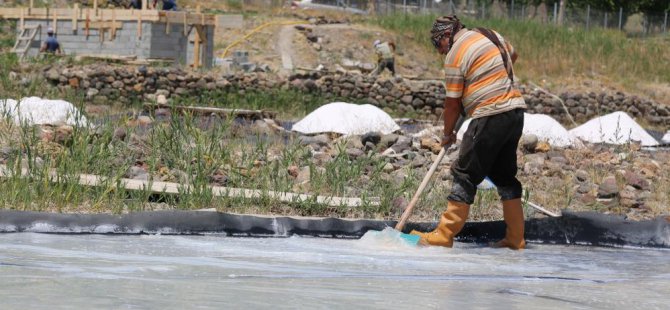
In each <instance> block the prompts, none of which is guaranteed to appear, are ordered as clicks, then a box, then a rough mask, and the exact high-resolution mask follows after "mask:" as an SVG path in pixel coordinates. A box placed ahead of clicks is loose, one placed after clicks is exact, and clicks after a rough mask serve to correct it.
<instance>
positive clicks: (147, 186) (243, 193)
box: [0, 165, 379, 207]
mask: <svg viewBox="0 0 670 310" xmlns="http://www.w3.org/2000/svg"><path fill="white" fill-rule="evenodd" d="M21 176H22V177H27V176H29V173H28V169H25V168H23V169H21ZM0 177H2V178H10V177H13V174H12V172H11V171H10V170H9V169H8V168H7V166H5V165H0ZM68 179H69V178H68ZM48 181H49V182H52V183H60V182H66V181H65V180H62V179H61V178H60V177H59V176H58V174H57V173H56V171H55V170H51V171H50V172H49V180H48ZM115 181H116V180H114V179H110V178H108V177H104V176H99V175H93V174H80V175H79V179H78V180H77V183H78V184H79V185H82V186H115V184H116V182H115ZM118 182H119V184H120V186H121V187H123V188H124V189H126V190H140V191H145V190H148V191H151V192H152V193H155V194H172V195H180V194H183V193H186V194H189V193H191V192H192V191H193V190H194V189H193V187H192V186H190V185H188V184H181V183H174V182H158V181H156V182H153V181H144V180H133V179H127V178H119V179H118ZM207 188H208V189H209V190H211V191H212V195H214V196H217V197H230V198H246V199H259V198H264V197H269V198H271V199H274V200H278V201H281V202H287V203H300V202H312V201H316V202H317V203H319V204H324V205H328V206H333V207H336V206H347V207H359V206H362V205H364V203H365V201H363V200H362V199H360V198H350V197H334V196H317V195H307V194H299V193H289V192H277V191H262V190H254V189H246V188H235V187H223V186H207ZM367 203H368V204H369V205H372V206H377V205H379V198H370V199H369V200H368V202H367Z"/></svg>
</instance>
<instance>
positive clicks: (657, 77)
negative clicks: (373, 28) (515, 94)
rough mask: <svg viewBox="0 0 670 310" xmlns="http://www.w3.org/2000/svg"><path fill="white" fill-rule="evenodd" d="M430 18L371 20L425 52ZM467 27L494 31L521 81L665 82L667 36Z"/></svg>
mask: <svg viewBox="0 0 670 310" xmlns="http://www.w3.org/2000/svg"><path fill="white" fill-rule="evenodd" d="M435 17H436V16H434V15H407V16H405V15H398V16H384V17H379V18H377V19H375V20H373V21H372V22H373V23H375V24H378V25H380V26H381V27H384V28H386V29H389V30H392V31H395V32H397V33H404V34H406V35H407V36H408V37H412V38H413V40H415V41H416V42H417V43H419V44H421V45H423V46H426V48H431V49H432V45H431V43H430V40H429V36H428V34H429V31H430V28H431V26H432V23H433V21H434V20H435ZM463 22H464V23H465V24H466V25H467V26H469V27H487V28H492V29H495V30H496V31H498V32H500V33H501V34H502V35H503V36H505V37H506V38H508V39H509V40H510V42H512V44H513V45H514V47H515V49H516V50H517V52H518V53H519V61H518V62H517V64H516V67H515V69H516V71H517V74H518V75H519V76H520V77H521V78H523V79H529V80H537V79H543V78H550V79H556V80H566V79H574V78H575V77H586V78H595V77H599V76H604V77H606V79H609V80H611V81H613V82H617V83H620V84H637V83H644V82H663V83H670V62H668V61H665V60H666V59H670V49H669V48H668V47H669V43H668V40H667V38H663V37H659V38H647V39H640V38H628V37H626V35H625V34H624V33H622V32H619V31H614V30H602V29H592V30H589V31H585V30H583V29H571V28H565V27H557V26H552V25H546V24H540V23H536V22H532V21H527V22H520V21H513V20H507V19H500V20H472V19H464V21H463Z"/></svg>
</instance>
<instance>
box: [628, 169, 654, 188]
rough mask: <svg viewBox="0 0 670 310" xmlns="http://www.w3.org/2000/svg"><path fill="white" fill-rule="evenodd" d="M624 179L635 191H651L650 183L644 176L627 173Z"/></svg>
mask: <svg viewBox="0 0 670 310" xmlns="http://www.w3.org/2000/svg"><path fill="white" fill-rule="evenodd" d="M624 179H625V180H626V184H627V185H630V186H632V187H634V188H635V189H641V190H648V189H649V181H647V180H646V179H644V178H643V177H642V176H640V175H639V174H637V173H635V172H632V171H626V172H625V173H624Z"/></svg>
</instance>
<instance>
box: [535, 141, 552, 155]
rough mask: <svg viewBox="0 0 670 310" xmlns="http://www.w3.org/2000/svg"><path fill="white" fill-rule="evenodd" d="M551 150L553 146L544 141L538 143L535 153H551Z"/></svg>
mask: <svg viewBox="0 0 670 310" xmlns="http://www.w3.org/2000/svg"><path fill="white" fill-rule="evenodd" d="M549 150H551V146H550V145H549V143H547V142H544V141H541V142H538V143H537V145H536V146H535V152H542V153H546V152H549Z"/></svg>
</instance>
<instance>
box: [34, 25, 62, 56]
mask: <svg viewBox="0 0 670 310" xmlns="http://www.w3.org/2000/svg"><path fill="white" fill-rule="evenodd" d="M44 52H46V53H51V54H56V55H60V54H62V53H63V50H61V48H60V43H58V40H56V37H55V36H54V30H53V29H52V28H49V29H47V39H46V41H44V42H43V43H42V46H41V47H40V53H44Z"/></svg>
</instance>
